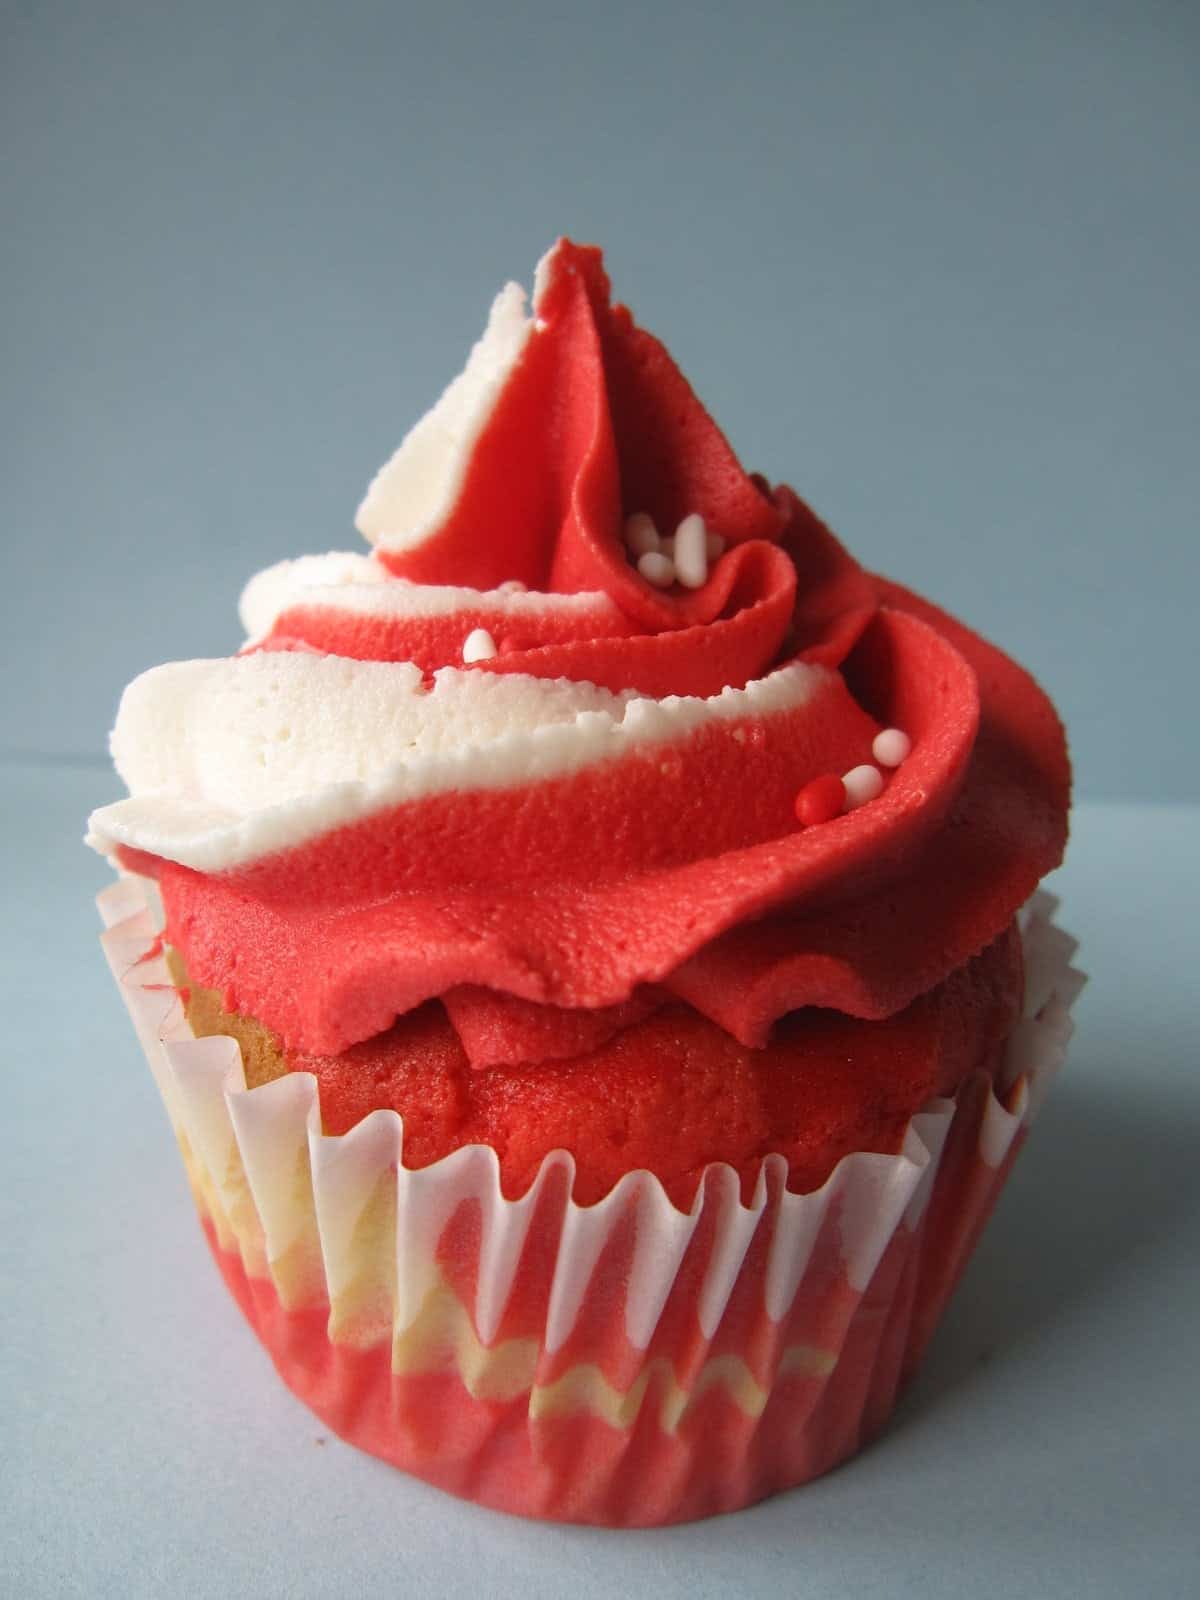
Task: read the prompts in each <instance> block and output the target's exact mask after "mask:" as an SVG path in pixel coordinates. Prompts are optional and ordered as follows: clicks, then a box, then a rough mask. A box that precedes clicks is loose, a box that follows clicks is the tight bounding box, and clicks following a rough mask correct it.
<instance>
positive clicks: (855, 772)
mask: <svg viewBox="0 0 1200 1600" xmlns="http://www.w3.org/2000/svg"><path fill="white" fill-rule="evenodd" d="M842 782H843V783H844V784H845V786H846V810H847V811H854V810H855V809H856V808H857V807H858V806H865V805H866V803H867V801H868V800H877V799H878V798H879V796H880V795H881V794H882V793H883V773H882V772H880V770H879V768H878V767H872V766H870V765H869V764H864V765H863V766H861V767H851V769H850V771H849V772H848V773H847V774H846V776H845V777H844V778H843V779H842Z"/></svg>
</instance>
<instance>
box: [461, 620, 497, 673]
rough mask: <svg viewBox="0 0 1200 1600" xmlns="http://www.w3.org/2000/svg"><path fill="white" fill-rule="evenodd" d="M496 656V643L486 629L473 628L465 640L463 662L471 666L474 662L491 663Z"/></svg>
mask: <svg viewBox="0 0 1200 1600" xmlns="http://www.w3.org/2000/svg"><path fill="white" fill-rule="evenodd" d="M495 654H496V641H495V640H494V639H493V638H492V636H491V634H490V633H489V632H488V631H487V629H486V628H473V629H472V630H471V632H470V633H469V634H468V635H467V637H466V638H465V639H464V640H463V651H462V656H463V660H464V661H465V662H466V663H467V664H468V665H470V663H471V662H472V661H490V660H491V659H492V657H493V656H494V655H495Z"/></svg>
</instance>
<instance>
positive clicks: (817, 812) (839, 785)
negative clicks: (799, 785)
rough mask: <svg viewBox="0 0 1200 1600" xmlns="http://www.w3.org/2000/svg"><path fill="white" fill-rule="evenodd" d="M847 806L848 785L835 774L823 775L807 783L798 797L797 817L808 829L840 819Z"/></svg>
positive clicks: (827, 773)
mask: <svg viewBox="0 0 1200 1600" xmlns="http://www.w3.org/2000/svg"><path fill="white" fill-rule="evenodd" d="M845 804H846V785H845V784H844V783H843V782H842V780H841V779H840V778H839V777H838V776H837V774H836V773H835V772H826V773H823V774H822V776H821V777H819V778H814V779H813V781H812V782H811V783H806V784H805V785H804V787H803V789H801V791H800V793H799V794H798V795H797V796H796V816H797V817H798V818H799V820H800V821H801V822H802V823H803V824H804V826H805V827H806V828H811V827H813V826H814V825H815V824H816V823H818V822H832V821H833V819H834V817H840V816H841V814H842V808H843V807H844V806H845Z"/></svg>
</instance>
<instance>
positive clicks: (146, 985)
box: [99, 877, 1084, 1526]
mask: <svg viewBox="0 0 1200 1600" xmlns="http://www.w3.org/2000/svg"><path fill="white" fill-rule="evenodd" d="M99 905H100V910H101V914H102V916H103V918H104V921H105V924H106V928H107V931H106V932H105V933H104V935H103V937H102V942H103V945H104V949H105V952H106V955H107V957H108V960H109V963H110V965H111V967H112V970H113V973H114V976H115V977H116V979H117V982H118V985H119V987H120V990H121V993H122V996H123V997H124V999H125V1002H126V1004H127V1006H128V1008H129V1011H130V1014H131V1016H132V1018H133V1022H134V1026H135V1028H136V1030H137V1033H138V1037H139V1039H140V1040H141V1043H142V1046H143V1049H144V1050H145V1052H146V1056H147V1058H148V1060H149V1063H150V1067H151V1071H152V1072H153V1074H154V1078H155V1081H156V1083H157V1084H158V1087H159V1090H160V1092H161V1094H162V1097H163V1101H164V1103H165V1105H166V1109H167V1113H168V1116H169V1117H170V1120H171V1123H172V1126H173V1127H174V1129H175V1133H176V1137H177V1139H178V1141H179V1145H180V1149H181V1151H182V1153H183V1158H184V1164H185V1167H186V1169H187V1173H188V1177H189V1181H190V1183H191V1186H192V1190H193V1194H194V1196H195V1201H196V1206H197V1209H198V1211H199V1213H200V1217H201V1220H202V1222H203V1224H204V1228H205V1232H206V1234H207V1236H208V1239H209V1243H210V1245H211V1247H212V1250H213V1254H214V1255H215V1257H216V1260H217V1263H218V1265H219V1267H220V1269H221V1271H222V1273H223V1275H224V1277H225V1279H226V1282H227V1283H228V1285H229V1287H230V1289H231V1291H232V1292H233V1294H234V1296H235V1297H236V1299H237V1300H238V1302H239V1304H240V1305H241V1306H242V1309H243V1310H244V1312H245V1314H246V1316H247V1318H248V1319H249V1321H250V1322H251V1324H252V1326H253V1327H254V1328H255V1329H256V1331H257V1332H258V1334H259V1337H260V1338H261V1339H262V1341H263V1343H264V1344H265V1345H266V1347H267V1349H268V1351H269V1353H270V1354H271V1357H272V1359H273V1360H274V1362H275V1365H276V1367H277V1368H278V1370H279V1372H280V1374H281V1375H282V1377H283V1378H284V1380H285V1381H286V1382H287V1383H288V1384H289V1386H290V1387H291V1388H292V1389H293V1390H294V1391H295V1392H296V1393H297V1394H298V1395H299V1396H300V1397H301V1398H302V1399H303V1400H305V1401H306V1402H307V1403H308V1404H309V1405H310V1406H311V1407H312V1408H313V1410H315V1411H316V1412H317V1414H318V1415H319V1416H320V1417H321V1418H322V1419H323V1420H324V1421H325V1422H326V1423H327V1424H328V1425H329V1426H330V1427H331V1428H333V1429H334V1430H335V1431H336V1432H338V1433H339V1434H341V1435H342V1436H343V1437H344V1438H346V1439H347V1440H349V1441H350V1442H351V1443H353V1444H356V1445H358V1446H360V1447H361V1448H363V1449H365V1450H368V1451H370V1452H372V1453H373V1454H376V1455H379V1456H382V1457H383V1458H384V1459H386V1460H388V1461H391V1462H393V1463H394V1464H395V1465H397V1466H399V1467H402V1468H404V1469H406V1470H408V1471H410V1472H413V1473H415V1474H417V1475H418V1476H420V1477H422V1478H425V1479H427V1480H428V1481H430V1482H432V1483H435V1484H438V1485H439V1486H440V1487H442V1488H445V1489H448V1490H451V1491H452V1492H454V1493H457V1494H460V1495H463V1496H466V1497H467V1498H470V1499H474V1500H478V1501H480V1502H482V1503H484V1504H487V1505H491V1506H495V1507H498V1508H500V1509H503V1510H506V1511H512V1512H517V1513H522V1514H525V1515H529V1516H537V1517H546V1518H554V1519H559V1520H569V1521H580V1522H593V1523H605V1524H614V1525H623V1526H633V1525H651V1524H660V1523H666V1522H674V1521H683V1520H687V1519H689V1518H694V1517H699V1516H704V1515H708V1514H711V1513H713V1512H718V1511H727V1510H732V1509H735V1508H737V1507H738V1506H742V1505H747V1504H750V1503H751V1502H752V1501H754V1500H757V1499H760V1498H762V1497H763V1496H764V1495H767V1494H770V1493H772V1492H774V1491H776V1490H778V1489H782V1488H785V1487H788V1486H790V1485H793V1484H797V1483H801V1482H804V1481H805V1480H806V1479H809V1478H812V1477H815V1476H816V1475H817V1474H819V1473H821V1472H825V1471H827V1470H828V1469H829V1468H830V1467H832V1466H834V1465H835V1464H836V1463H837V1462H839V1461H841V1460H843V1459H844V1458H845V1457H846V1456H848V1455H850V1454H851V1453H853V1451H854V1450H856V1449H857V1448H859V1447H860V1446H861V1445H862V1444H863V1443H864V1442H865V1441H866V1440H867V1439H868V1438H870V1437H871V1436H872V1435H873V1434H874V1433H875V1432H877V1431H878V1429H879V1428H880V1427H881V1426H882V1425H883V1423H884V1422H885V1421H886V1419H887V1417H888V1415H889V1413H890V1411H891V1409H892V1406H893V1404H894V1401H895V1397H896V1394H897V1391H898V1389H899V1387H900V1385H901V1384H902V1383H903V1382H904V1380H905V1378H906V1377H907V1376H908V1375H909V1374H910V1373H911V1371H912V1370H913V1368H914V1366H915V1365H916V1363H917V1361H918V1360H919V1359H920V1356H921V1354H922V1352H923V1350H924V1348H925V1345H926V1344H927V1342H928V1339H929V1337H930V1335H931V1333H932V1331H933V1329H934V1327H935V1326H936V1323H937V1321H938V1318H939V1317H940V1315H941V1313H942V1310H943V1308H944V1306H945V1304H946V1301H947V1299H948V1298H949V1295H950V1293H951V1292H952V1290H953V1288H954V1285H955V1283H956V1282H957V1280H958V1277H959V1275H960V1273H961V1271H962V1268H963V1266H964V1265H965V1263H966V1260H967V1258H968V1257H969V1255H970V1252H971V1249H972V1248H973V1246H974V1243H975V1241H976V1239H977V1238H978V1235H979V1233H980V1231H981V1229H982V1228H983V1226H984V1224H985V1222H986V1220H987V1217H988V1215H989V1213H990V1211H991V1208H992V1206H993V1204H994V1203H995V1200H996V1197H997V1195H998V1194H999V1191H1000V1189H1001V1187H1002V1186H1003V1183H1004V1180H1005V1178H1006V1176H1007V1173H1008V1170H1009V1168H1010V1167H1011V1165H1012V1161H1013V1159H1014V1157H1015V1155H1016V1152H1017V1150H1018V1149H1019V1148H1020V1145H1021V1143H1022V1142H1023V1140H1024V1137H1025V1134H1026V1132H1027V1130H1028V1127H1029V1124H1030V1121H1031V1120H1032V1118H1033V1116H1034V1114H1035V1112H1036V1110H1037V1108H1038V1107H1039V1106H1040V1104H1041V1101H1042V1099H1043V1098H1044V1096H1045V1093H1046V1091H1047V1089H1048V1087H1049V1085H1050V1083H1051V1081H1052V1080H1053V1077H1054V1075H1055V1074H1056V1072H1057V1071H1058V1069H1059V1067H1060V1065H1061V1063H1062V1061H1063V1058H1064V1055H1065V1050H1066V1045H1067V1041H1068V1038H1069V1036H1070V1032H1071V1022H1070V1015H1069V1012H1070V1006H1071V1004H1072V1002H1073V1000H1074V999H1075V997H1076V995H1077V994H1078V992H1079V989H1080V988H1081V987H1082V984H1083V981H1084V980H1083V978H1082V976H1081V974H1079V973H1078V972H1077V971H1075V970H1074V969H1073V968H1072V967H1071V964H1070V963H1071V957H1072V955H1073V953H1074V950H1075V942H1074V941H1073V940H1072V939H1071V938H1070V937H1069V935H1067V934H1065V933H1064V932H1063V931H1062V930H1061V929H1060V928H1058V927H1057V926H1056V925H1055V924H1054V922H1053V920H1052V917H1053V911H1054V907H1055V902H1054V901H1053V900H1052V899H1051V898H1050V897H1049V896H1047V895H1045V894H1038V895H1037V896H1035V898H1034V900H1033V901H1031V902H1030V904H1029V906H1028V907H1026V909H1025V912H1024V913H1023V915H1022V918H1021V931H1022V936H1023V940H1024V944H1025V950H1026V961H1027V968H1028V972H1027V986H1026V1005H1025V1013H1024V1015H1023V1017H1022V1019H1021V1021H1020V1023H1019V1024H1018V1026H1017V1028H1016V1030H1015V1031H1014V1034H1013V1037H1012V1040H1011V1044H1010V1047H1009V1050H1008V1054H1007V1058H1006V1061H1005V1064H1004V1068H1003V1070H1002V1072H1001V1073H999V1074H998V1075H997V1077H996V1079H995V1080H994V1081H993V1080H992V1079H991V1078H989V1077H988V1076H987V1075H986V1074H983V1073H978V1074H976V1075H974V1076H973V1077H971V1078H970V1079H968V1080H967V1082H966V1083H964V1084H963V1085H962V1087H961V1088H960V1089H959V1092H958V1094H957V1095H956V1096H955V1097H954V1098H953V1099H935V1100H932V1101H931V1102H930V1103H929V1104H928V1105H927V1106H925V1107H924V1108H923V1109H922V1111H921V1112H920V1113H919V1114H918V1115H916V1116H914V1117H913V1118H912V1120H911V1122H910V1124H909V1126H908V1128H907V1130H906V1133H905V1137H904V1140H903V1144H902V1148H901V1150H900V1152H899V1153H898V1154H896V1155H878V1154H872V1153H866V1152H860V1153H856V1154H853V1155H850V1156H847V1157H845V1158H844V1159H843V1160H842V1161H840V1162H839V1163H838V1166H837V1167H836V1168H835V1170H834V1172H833V1173H832V1174H831V1176H830V1178H829V1179H828V1181H827V1182H826V1183H825V1184H824V1185H823V1186H822V1188H820V1189H819V1190H817V1191H815V1192H814V1193H811V1194H805V1195H797V1194H791V1193H789V1192H788V1191H787V1188H786V1176H787V1168H786V1163H785V1162H784V1160H783V1158H782V1157H779V1156H768V1157H767V1158H766V1159H765V1160H764V1161H763V1164H762V1168H761V1171H760V1173H759V1177H758V1181H757V1185H756V1188H755V1191H754V1195H753V1198H752V1201H751V1203H750V1204H749V1205H748V1206H747V1205H743V1204H742V1203H741V1198H740V1187H739V1182H738V1178H737V1175H736V1173H735V1172H734V1171H733V1169H732V1168H730V1167H728V1166H724V1165H713V1166H711V1167H709V1168H708V1170H707V1171H706V1173H705V1175H704V1178H703V1180H702V1182H701V1185H700V1188H699V1191H698V1193H697V1195H696V1199H695V1202H694V1204H693V1205H692V1207H691V1209H690V1211H688V1212H686V1213H685V1212H682V1211H680V1210H679V1209H678V1208H677V1207H675V1206H674V1205H673V1204H672V1203H671V1202H670V1200H669V1199H668V1198H667V1196H666V1193H665V1192H664V1190H663V1188H662V1186H661V1184H660V1183H659V1182H658V1180H657V1179H656V1178H654V1177H653V1176H652V1175H651V1174H649V1173H647V1172H632V1173H629V1174H627V1175H626V1176H625V1177H624V1178H623V1179H622V1180H621V1181H620V1183H618V1184H617V1185H616V1187H615V1188H614V1189H613V1190H612V1191H611V1192H610V1193H609V1194H608V1195H607V1196H606V1197H605V1198H604V1199H603V1200H601V1201H599V1202H598V1203H596V1204H594V1205H590V1206H581V1205H578V1204H577V1203H576V1202H575V1201H574V1200H573V1199H572V1198H571V1189H572V1180H573V1176H574V1164H573V1162H572V1159H571V1157H570V1156H569V1155H567V1154H566V1153H565V1152H561V1151H560V1152H555V1153H553V1154H551V1155H549V1156H547V1157H546V1159H545V1160H544V1161H543V1163H542V1166H541V1168H540V1169H539V1172H538V1174H537V1177H536V1179H535V1180H534V1182H533V1184H532V1185H531V1186H530V1188H529V1190H528V1191H527V1192H526V1193H525V1194H524V1195H522V1196H521V1197H520V1198H518V1199H513V1200H510V1199H506V1198H505V1197H504V1195H503V1194H502V1192H501V1187H500V1172H499V1163H498V1161H497V1158H496V1155H495V1153H494V1152H493V1151H492V1150H490V1149H488V1148H486V1147H484V1146H480V1145H475V1146H470V1147H467V1148H465V1149H462V1150H459V1151H456V1152H454V1153H453V1154H451V1155H449V1156H446V1157H444V1158H443V1159H441V1160H439V1161H436V1162H434V1163H433V1164H431V1165H430V1166H428V1167H425V1168H423V1169H421V1170H418V1171H408V1170H406V1169H405V1168H404V1166H403V1164H402V1160H401V1155H402V1150H403V1125H402V1121H401V1118H400V1117H399V1116H398V1115H397V1114H396V1113H395V1112H391V1111H376V1112H373V1113H372V1114H371V1115H369V1116H368V1117H366V1118H364V1119H363V1121H362V1122H360V1123H359V1124H358V1125H357V1126H356V1127H355V1128H353V1129H352V1130H351V1131H350V1132H349V1133H346V1134H343V1135H340V1136H338V1137H329V1136H326V1135H324V1134H323V1133H322V1131H321V1117H320V1107H319V1102H318V1092H317V1083H316V1079H315V1078H314V1077H312V1076H311V1075H310V1074H308V1073H293V1074H289V1075H288V1076H286V1077H284V1078H280V1079H277V1080H275V1081H274V1082H272V1083H268V1084H264V1085H262V1086H261V1087H259V1088H257V1089H253V1090H247V1089H246V1086H245V1078H244V1074H243V1071H242V1062H241V1055H240V1052H239V1049H238V1046H237V1044H236V1043H235V1041H233V1040H232V1039H229V1038H226V1037H210V1038H204V1039H197V1038H195V1037H194V1036H193V1034H192V1033H191V1030H190V1029H189V1027H188V1025H187V1021H186V1017H185V1015H184V1011H183V1007H182V1005H181V1003H180V1001H179V999H178V996H177V994H176V992H175V990H174V988H173V986H172V984H171V979H170V975H169V973H168V971H167V967H166V962H165V960H164V958H163V955H162V949H161V938H160V929H161V908H160V907H159V905H158V903H157V897H156V894H155V893H154V890H153V886H152V885H149V884H147V883H145V882H144V880H141V879H136V878H132V877H128V878H123V879H121V880H120V881H119V882H117V883H116V884H114V885H113V886H111V887H110V888H109V889H108V890H106V891H105V892H104V894H102V895H101V896H100V899H99Z"/></svg>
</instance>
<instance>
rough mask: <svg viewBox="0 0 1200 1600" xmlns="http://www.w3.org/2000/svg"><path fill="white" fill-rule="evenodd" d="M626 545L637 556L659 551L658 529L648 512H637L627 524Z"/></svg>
mask: <svg viewBox="0 0 1200 1600" xmlns="http://www.w3.org/2000/svg"><path fill="white" fill-rule="evenodd" d="M625 543H626V545H627V546H628V547H629V549H630V550H631V551H632V552H633V554H634V555H635V556H646V555H649V554H650V552H651V551H652V550H657V549H658V529H657V528H656V527H655V526H654V518H653V517H652V516H651V515H650V514H649V512H648V511H635V512H634V513H633V515H632V516H631V517H630V518H629V520H628V521H627V522H626V524H625Z"/></svg>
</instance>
